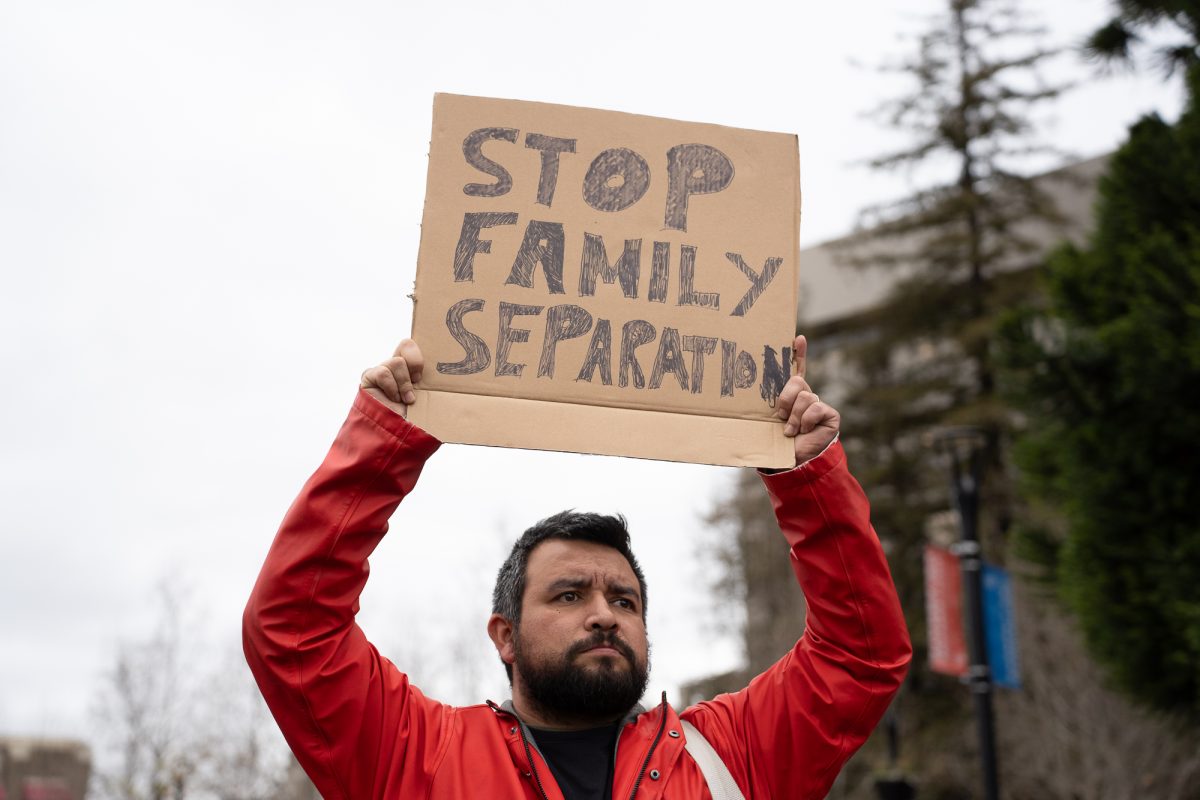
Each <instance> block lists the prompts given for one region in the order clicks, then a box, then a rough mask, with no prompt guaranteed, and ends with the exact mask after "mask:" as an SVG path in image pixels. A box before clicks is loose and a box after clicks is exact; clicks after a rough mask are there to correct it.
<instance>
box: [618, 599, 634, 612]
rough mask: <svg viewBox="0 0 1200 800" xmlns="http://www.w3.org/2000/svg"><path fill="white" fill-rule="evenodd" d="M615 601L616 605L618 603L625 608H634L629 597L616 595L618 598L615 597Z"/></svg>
mask: <svg viewBox="0 0 1200 800" xmlns="http://www.w3.org/2000/svg"><path fill="white" fill-rule="evenodd" d="M615 602H616V604H617V605H619V606H620V607H621V608H627V609H629V610H630V611H633V610H634V609H635V606H634V604H633V601H632V600H630V599H629V598H627V597H618V598H617V599H616V601H615Z"/></svg>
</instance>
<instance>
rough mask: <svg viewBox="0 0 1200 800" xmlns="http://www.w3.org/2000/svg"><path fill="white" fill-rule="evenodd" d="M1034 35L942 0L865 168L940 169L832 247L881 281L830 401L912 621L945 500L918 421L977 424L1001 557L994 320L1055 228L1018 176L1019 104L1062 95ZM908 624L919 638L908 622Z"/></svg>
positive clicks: (986, 12)
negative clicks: (1045, 77) (840, 404)
mask: <svg viewBox="0 0 1200 800" xmlns="http://www.w3.org/2000/svg"><path fill="white" fill-rule="evenodd" d="M1037 33H1038V31H1037V30H1035V29H1031V28H1029V27H1026V26H1024V25H1022V24H1021V22H1020V20H1019V13H1018V10H1017V8H1016V7H1015V6H1012V5H1009V4H1005V3H1002V2H999V1H998V0H948V3H947V12H946V14H945V16H944V17H943V18H941V19H939V20H938V21H937V23H936V24H935V26H934V27H933V28H931V29H930V30H929V31H928V32H926V33H925V34H924V35H922V36H921V37H920V39H919V47H918V50H917V54H916V56H915V57H914V58H913V59H911V60H910V61H908V62H905V63H904V64H902V66H901V67H900V69H901V70H902V71H903V72H904V73H906V74H908V75H910V76H911V77H912V78H913V79H914V80H915V84H916V85H915V86H914V88H913V90H912V92H911V93H910V94H908V95H906V96H903V97H901V98H899V99H897V100H894V101H892V102H889V103H887V104H885V105H884V106H883V107H882V108H881V109H880V112H881V113H882V115H883V117H884V119H885V121H886V122H888V123H889V124H891V125H893V126H895V127H897V128H899V129H900V130H902V131H906V132H908V133H909V134H910V135H911V136H912V137H913V139H912V142H911V144H910V145H909V146H908V147H906V148H904V149H903V150H900V151H898V152H895V153H889V154H886V155H884V156H882V157H879V158H877V159H875V160H874V161H872V162H871V163H872V165H873V166H874V167H876V168H880V169H894V168H913V167H930V168H933V169H938V168H941V169H948V170H949V172H950V177H949V178H948V179H947V180H945V181H943V182H940V183H935V184H934V185H932V186H929V187H928V188H924V189H921V190H919V191H917V192H916V193H914V194H913V195H912V196H910V197H908V198H905V199H903V200H901V201H900V202H897V203H891V204H887V205H884V206H880V207H876V208H872V209H868V210H867V211H866V212H865V213H864V214H863V217H862V220H861V225H860V232H859V233H858V234H856V235H855V236H854V237H851V239H849V240H848V243H847V245H846V247H845V250H844V251H843V253H842V257H843V258H844V259H845V260H846V261H848V262H849V263H851V264H854V265H859V266H865V267H871V268H873V269H879V268H887V269H890V270H892V272H893V275H894V276H895V281H896V282H895V288H894V289H893V291H892V292H891V294H890V295H889V296H888V298H887V299H886V301H885V302H884V303H883V304H882V305H881V306H880V307H878V308H876V309H874V310H873V311H871V312H870V313H869V316H868V317H867V318H864V319H860V320H856V321H855V327H856V328H857V333H856V334H855V335H854V337H853V342H852V343H851V344H849V346H847V347H846V348H845V350H844V352H845V355H846V357H847V359H848V361H849V365H850V370H849V372H850V373H851V375H852V378H851V382H852V390H851V392H850V398H851V399H850V400H849V401H848V402H847V403H846V404H845V408H844V409H843V412H844V415H845V417H846V429H847V432H848V435H847V443H848V446H849V447H851V448H852V449H853V450H854V451H855V452H854V453H853V456H854V464H855V469H856V471H857V472H858V474H859V475H860V478H861V479H862V481H863V484H864V486H865V487H866V488H867V491H868V494H869V495H870V496H871V501H872V514H873V518H874V519H875V521H876V525H877V526H878V528H879V529H880V531H881V533H883V534H884V535H887V536H889V537H891V538H892V539H893V541H894V546H895V550H894V557H895V563H894V569H895V572H896V578H897V583H898V584H899V588H900V590H901V595H902V601H903V602H904V604H905V607H906V608H907V609H910V612H913V613H912V615H911V616H912V617H914V618H915V617H918V615H919V612H920V609H922V608H923V603H922V602H921V599H922V575H921V555H920V553H921V548H922V547H923V546H924V543H925V541H926V535H925V531H926V526H927V524H928V522H929V520H930V517H931V515H932V514H934V513H935V512H937V511H939V510H944V509H946V508H947V506H948V503H949V498H948V496H947V490H946V472H945V467H944V466H942V465H941V464H940V463H939V462H938V460H937V458H936V454H935V453H934V452H933V450H932V448H931V447H930V446H929V442H928V436H927V434H928V432H929V431H931V430H932V429H934V428H936V427H939V426H943V425H956V424H970V425H976V426H979V427H980V428H982V429H983V431H984V432H985V434H986V441H987V453H986V457H985V464H986V469H987V473H986V475H985V481H984V485H985V491H986V494H985V499H984V503H983V506H982V511H983V515H984V516H983V518H982V519H981V534H982V535H983V540H984V544H985V546H986V547H987V548H988V550H989V552H990V553H991V554H992V556H993V558H999V557H1001V556H1002V553H1003V546H1002V545H1003V532H1004V530H1005V529H1006V527H1007V525H1008V521H1009V520H1010V519H1011V517H1012V499H1011V490H1010V487H1009V486H1008V482H1007V481H1006V479H1005V473H1006V471H1005V469H1004V448H1005V442H1006V436H1007V432H1008V430H1009V427H1010V414H1009V412H1008V411H1007V409H1006V408H1005V407H1004V406H1003V405H1002V404H1001V403H1000V402H999V400H998V398H997V387H996V367H995V363H994V352H993V351H994V343H995V338H996V330H997V326H998V324H999V320H1000V317H1001V316H1002V314H1003V313H1004V312H1005V311H1006V309H1009V308H1012V307H1013V306H1017V305H1021V304H1023V303H1026V302H1028V301H1029V297H1030V296H1031V294H1032V292H1033V291H1034V288H1035V286H1034V284H1035V281H1034V279H1033V270H1032V269H1031V267H1032V266H1033V264H1034V263H1036V258H1037V253H1038V250H1039V248H1043V249H1044V247H1045V245H1044V244H1042V243H1044V242H1045V240H1046V239H1047V238H1051V239H1057V238H1058V235H1057V228H1056V227H1055V226H1056V225H1057V224H1058V222H1059V218H1058V216H1057V214H1056V212H1055V209H1054V207H1053V203H1052V202H1051V201H1050V199H1049V197H1048V195H1047V193H1046V192H1045V191H1044V190H1043V189H1042V188H1041V186H1040V185H1039V184H1038V183H1035V182H1034V181H1032V180H1030V179H1029V178H1028V177H1026V176H1025V175H1023V174H1022V172H1021V167H1022V166H1023V165H1025V164H1028V163H1029V161H1028V157H1029V156H1030V154H1031V153H1036V152H1039V151H1047V150H1049V148H1045V147H1042V146H1040V145H1039V144H1038V143H1037V142H1036V139H1035V136H1034V130H1033V128H1034V125H1033V122H1032V114H1033V112H1034V109H1035V108H1036V107H1037V106H1038V104H1041V103H1045V102H1047V101H1050V100H1052V99H1053V98H1055V97H1056V96H1057V95H1058V94H1059V93H1060V92H1061V90H1062V87H1057V86H1046V85H1044V84H1043V83H1042V82H1041V80H1040V79H1039V78H1038V76H1037V68H1038V66H1039V65H1040V64H1041V63H1042V62H1043V61H1044V60H1045V59H1046V58H1048V57H1050V56H1051V55H1053V51H1051V50H1047V49H1042V48H1037V47H1032V46H1031V44H1030V43H1031V42H1032V41H1033V40H1034V37H1035V36H1036V34H1037ZM1046 226H1050V227H1049V233H1048V232H1047V227H1046ZM813 333H814V336H813V338H814V341H818V342H819V341H820V339H819V338H818V336H817V332H813ZM912 621H913V622H914V623H915V624H914V626H913V627H914V632H915V633H917V634H918V636H917V640H918V644H919V645H920V644H922V643H923V636H922V634H923V625H922V623H921V621H920V620H919V619H913V620H912ZM916 680H917V681H918V683H919V682H920V680H921V676H920V675H919V674H918V675H917V676H916Z"/></svg>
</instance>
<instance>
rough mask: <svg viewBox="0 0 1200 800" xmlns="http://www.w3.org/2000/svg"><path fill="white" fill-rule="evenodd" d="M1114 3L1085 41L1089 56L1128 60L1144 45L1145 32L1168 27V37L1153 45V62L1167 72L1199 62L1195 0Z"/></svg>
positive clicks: (1199, 28)
mask: <svg viewBox="0 0 1200 800" xmlns="http://www.w3.org/2000/svg"><path fill="white" fill-rule="evenodd" d="M1115 5H1116V14H1115V15H1114V16H1113V18H1112V19H1111V20H1110V21H1109V22H1108V24H1107V25H1105V26H1104V27H1102V28H1100V29H1099V30H1098V31H1096V32H1095V33H1093V34H1092V35H1091V37H1090V38H1089V39H1088V41H1087V44H1086V46H1085V50H1086V52H1087V54H1088V55H1089V56H1091V57H1092V58H1093V59H1095V60H1098V61H1102V62H1106V63H1107V62H1113V61H1119V62H1125V63H1128V64H1132V63H1133V61H1134V51H1135V50H1138V49H1144V47H1143V46H1144V38H1145V34H1147V33H1150V32H1156V31H1162V30H1164V29H1169V30H1170V31H1171V34H1170V35H1171V36H1172V40H1171V41H1169V42H1167V43H1166V44H1162V45H1160V46H1158V47H1156V48H1154V49H1153V50H1154V60H1155V61H1156V62H1157V66H1158V67H1159V68H1160V69H1161V70H1162V71H1163V72H1164V73H1165V74H1166V75H1168V76H1170V75H1172V74H1174V73H1175V72H1176V71H1177V70H1178V71H1183V72H1185V73H1186V71H1187V70H1189V69H1190V68H1191V67H1193V66H1195V65H1196V64H1197V63H1200V48H1198V47H1197V44H1198V43H1200V3H1198V2H1196V0H1119V1H1118V2H1117V3H1115ZM1180 37H1182V38H1180Z"/></svg>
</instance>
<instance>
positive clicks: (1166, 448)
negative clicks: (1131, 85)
mask: <svg viewBox="0 0 1200 800" xmlns="http://www.w3.org/2000/svg"><path fill="white" fill-rule="evenodd" d="M1187 82H1188V89H1189V96H1190V98H1191V100H1190V104H1189V106H1188V108H1187V109H1186V111H1185V112H1184V114H1183V115H1182V117H1181V118H1180V120H1179V121H1178V123H1176V124H1175V125H1174V126H1171V125H1168V124H1167V123H1165V122H1164V121H1163V120H1162V119H1160V118H1159V117H1158V116H1156V115H1154V116H1149V117H1146V118H1144V119H1142V120H1141V121H1140V122H1138V123H1137V124H1136V125H1135V126H1134V127H1133V128H1132V129H1131V131H1130V136H1129V140H1128V142H1127V143H1126V144H1125V145H1124V146H1123V147H1122V148H1121V149H1120V150H1119V151H1118V152H1117V153H1116V155H1115V156H1114V157H1113V159H1112V162H1111V165H1110V168H1109V173H1108V175H1107V176H1106V177H1105V178H1104V180H1103V181H1102V183H1101V186H1100V202H1099V205H1098V209H1097V215H1098V218H1097V228H1096V231H1095V233H1094V235H1093V236H1092V239H1091V241H1090V243H1089V245H1088V246H1087V247H1086V248H1085V249H1082V250H1081V249H1075V248H1072V247H1067V248H1065V249H1063V250H1062V251H1060V252H1059V253H1057V254H1056V255H1055V257H1054V258H1052V259H1051V261H1050V262H1049V265H1048V269H1047V285H1048V294H1049V307H1048V309H1047V310H1045V311H1044V312H1037V313H1035V312H1025V313H1022V314H1016V315H1014V317H1013V318H1012V320H1011V321H1010V323H1009V325H1008V330H1007V334H1008V337H1007V338H1008V340H1009V352H1008V360H1009V361H1010V363H1011V366H1012V367H1013V368H1014V371H1015V373H1016V374H1017V375H1019V376H1020V377H1021V378H1022V387H1023V392H1022V400H1023V403H1024V407H1025V411H1026V413H1027V415H1028V418H1029V420H1030V426H1029V431H1028V433H1027V434H1026V435H1025V436H1024V437H1023V439H1022V441H1021V443H1020V448H1019V456H1020V464H1021V466H1022V467H1023V469H1024V471H1025V483H1026V485H1027V486H1028V488H1029V490H1030V492H1031V493H1032V494H1034V495H1035V496H1037V497H1039V498H1041V499H1042V500H1043V501H1045V502H1046V503H1048V504H1049V505H1050V506H1051V507H1053V508H1055V509H1057V510H1058V511H1060V512H1061V513H1062V514H1063V515H1064V516H1065V519H1066V525H1065V533H1063V532H1059V533H1058V534H1057V535H1056V534H1055V532H1054V531H1053V528H1047V529H1042V530H1040V531H1036V532H1035V531H1033V530H1031V531H1029V532H1028V535H1027V536H1026V537H1024V538H1025V540H1026V541H1027V542H1029V543H1030V544H1034V545H1038V546H1037V547H1036V548H1032V549H1034V550H1036V552H1037V553H1039V554H1040V555H1041V557H1042V558H1043V559H1044V560H1045V561H1046V562H1047V563H1048V564H1049V565H1051V566H1052V567H1053V573H1052V577H1053V579H1054V581H1055V583H1056V584H1057V587H1058V589H1059V590H1060V592H1061V595H1062V596H1063V597H1064V598H1065V599H1066V600H1067V601H1068V603H1069V605H1070V607H1071V608H1072V609H1073V610H1074V611H1075V612H1076V614H1077V615H1078V617H1079V620H1080V623H1081V625H1082V628H1083V631H1084V634H1085V636H1086V639H1087V642H1088V644H1089V646H1090V649H1091V651H1092V652H1093V654H1094V655H1095V656H1096V657H1097V658H1098V659H1099V660H1100V661H1101V662H1102V663H1103V664H1105V665H1106V666H1107V667H1108V668H1109V672H1110V674H1111V676H1112V677H1113V678H1114V679H1115V682H1116V683H1117V684H1118V685H1119V686H1120V687H1122V688H1123V689H1125V690H1126V691H1127V692H1129V693H1131V694H1132V695H1133V696H1134V697H1137V698H1140V699H1142V700H1144V701H1146V702H1148V703H1150V704H1151V705H1153V706H1155V707H1157V708H1160V709H1164V710H1167V711H1187V712H1189V713H1190V714H1192V715H1193V716H1194V717H1195V718H1196V719H1200V514H1198V513H1197V511H1196V508H1195V503H1196V498H1197V497H1200V469H1198V468H1197V461H1196V458H1197V454H1200V412H1198V411H1197V410H1196V409H1197V400H1196V398H1197V397H1198V396H1200V109H1198V108H1197V97H1200V95H1198V93H1197V92H1198V91H1200V67H1197V66H1195V65H1193V66H1192V67H1191V68H1190V71H1189V74H1188V78H1187Z"/></svg>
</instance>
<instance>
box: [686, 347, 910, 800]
mask: <svg viewBox="0 0 1200 800" xmlns="http://www.w3.org/2000/svg"><path fill="white" fill-rule="evenodd" d="M806 352H807V342H805V340H804V338H803V337H798V338H797V340H796V344H795V348H794V353H795V354H796V370H795V374H794V375H793V376H792V378H791V379H790V380H789V381H788V384H787V385H786V386H785V388H784V390H783V392H782V393H781V394H780V397H779V402H778V405H777V409H778V413H779V415H780V417H781V418H783V419H784V420H785V431H784V432H785V435H788V436H792V437H794V441H795V450H796V463H797V466H796V467H795V468H794V469H791V470H787V471H784V472H777V473H774V474H769V475H767V474H764V475H763V481H764V483H765V484H766V487H767V491H768V493H769V495H770V498H771V503H772V505H773V506H774V508H775V514H776V517H777V519H778V521H779V527H780V530H781V531H782V533H783V535H784V538H785V539H786V540H787V544H788V547H789V550H790V556H791V561H792V568H793V571H794V572H795V574H796V578H797V580H798V581H799V582H800V586H801V588H802V589H803V590H804V596H805V599H806V600H807V602H808V617H807V621H806V626H805V631H804V635H803V636H802V637H801V638H800V641H799V642H797V643H796V646H795V647H794V648H792V650H791V651H790V652H788V653H787V654H786V655H784V656H783V658H782V659H780V660H779V661H778V662H777V663H776V664H775V665H774V666H772V667H771V668H770V669H768V670H767V671H766V672H764V673H763V674H762V675H759V676H758V677H757V678H755V679H754V680H753V681H752V682H751V683H750V685H749V686H748V687H747V688H746V689H744V690H742V691H740V692H737V693H736V694H733V695H723V696H721V697H718V698H717V699H716V700H714V701H712V702H706V703H701V704H699V705H698V706H696V707H694V708H692V709H689V710H688V711H685V712H684V715H683V716H684V717H685V718H687V719H689V720H690V721H691V722H692V724H694V725H695V726H696V727H697V728H698V729H699V730H700V731H701V732H702V733H703V734H704V735H705V737H706V738H708V739H709V741H710V742H712V744H713V746H714V747H715V748H716V749H717V752H718V753H720V755H721V756H722V759H723V760H724V761H725V763H726V764H727V765H728V766H729V768H730V771H731V772H732V773H733V775H734V777H735V779H736V780H737V781H738V784H739V785H740V786H741V787H742V790H743V793H744V794H745V795H746V796H747V797H794V798H803V799H804V800H810V799H811V800H816V799H817V798H822V797H825V795H826V793H827V792H828V791H829V788H830V786H831V785H832V783H833V780H834V778H836V777H837V774H838V772H839V771H840V770H841V767H842V765H843V764H844V763H845V762H846V760H847V759H848V758H849V757H850V756H851V755H853V753H854V751H855V750H857V749H858V747H859V746H860V745H861V744H862V743H863V742H864V741H865V740H866V738H867V736H869V735H870V733H871V731H872V730H873V729H874V728H875V725H876V724H877V723H878V721H879V719H880V717H881V716H882V715H883V712H884V711H885V710H886V709H887V706H888V704H889V703H890V702H891V699H892V697H893V696H894V695H895V693H896V691H897V689H898V688H899V686H900V683H901V681H902V680H903V679H904V675H905V673H906V672H907V669H908V663H909V660H910V659H911V655H912V648H911V645H910V642H909V639H908V631H907V629H906V627H905V624H904V616H903V614H902V612H901V610H900V603H899V601H898V599H897V597H896V590H895V587H894V586H893V584H892V579H891V574H890V572H889V570H888V566H887V561H886V560H885V558H884V555H883V550H882V548H881V547H880V545H879V539H878V538H877V537H876V535H875V531H874V530H873V529H872V527H871V522H870V514H869V508H868V505H867V499H866V496H865V495H864V494H863V491H862V488H861V487H860V486H859V485H858V482H857V481H855V480H854V478H853V477H852V476H851V475H850V472H849V471H848V470H847V468H846V458H845V453H844V452H843V451H842V447H841V444H840V443H839V442H838V435H839V428H840V422H841V420H840V416H839V415H838V412H837V411H836V410H834V409H833V408H831V407H830V406H828V405H827V404H825V403H823V402H821V399H820V398H819V397H818V396H817V395H816V394H815V393H814V392H813V391H812V390H811V388H810V387H809V386H808V383H807V382H806V380H805V377H804V369H805V360H806V359H805V356H806Z"/></svg>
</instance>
